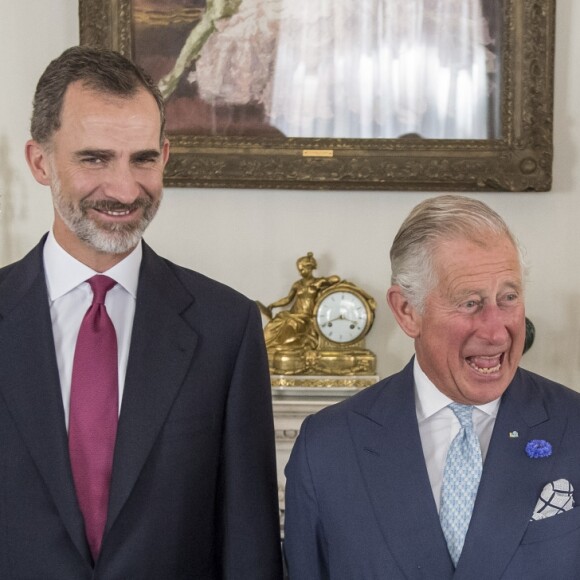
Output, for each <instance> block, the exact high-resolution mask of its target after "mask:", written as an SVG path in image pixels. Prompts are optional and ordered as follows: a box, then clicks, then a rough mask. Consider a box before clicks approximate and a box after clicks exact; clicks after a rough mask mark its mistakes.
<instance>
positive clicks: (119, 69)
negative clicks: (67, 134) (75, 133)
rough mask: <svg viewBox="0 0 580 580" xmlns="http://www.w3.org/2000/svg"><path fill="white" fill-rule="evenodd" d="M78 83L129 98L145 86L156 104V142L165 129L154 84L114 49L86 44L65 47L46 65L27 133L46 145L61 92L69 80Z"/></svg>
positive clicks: (55, 124)
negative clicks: (92, 46) (158, 133)
mask: <svg viewBox="0 0 580 580" xmlns="http://www.w3.org/2000/svg"><path fill="white" fill-rule="evenodd" d="M76 81H80V82H82V83H83V84H84V85H85V86H86V87H87V88H89V89H92V90H94V91H95V92H97V93H103V94H110V95H115V96H118V97H124V98H130V97H133V96H135V94H136V93H137V92H138V91H139V90H140V89H145V90H146V91H147V92H148V93H149V94H150V95H151V96H152V97H153V98H154V99H155V102H156V103H157V107H158V108H159V117H160V120H161V131H160V135H159V140H160V143H161V142H162V141H163V138H164V132H165V105H164V103H163V97H162V96H161V93H160V91H159V88H158V87H157V85H156V84H155V83H154V82H153V80H152V79H151V77H150V76H149V75H148V74H147V73H146V72H145V71H144V70H143V69H141V68H140V67H138V66H137V65H136V64H134V63H132V62H131V61H130V60H129V59H127V58H125V57H124V56H122V55H121V54H119V53H118V52H115V51H113V50H107V49H98V48H91V47H88V46H73V47H72V48H69V49H68V50H65V51H64V52H63V53H62V54H61V55H60V56H59V57H58V58H56V59H54V60H53V61H52V62H51V63H50V64H49V65H48V67H47V68H46V70H45V71H44V73H43V74H42V76H41V77H40V80H39V81H38V84H37V86H36V92H35V94H34V101H33V107H32V120H31V123H30V134H31V135H32V138H33V139H34V140H35V141H37V142H38V143H41V144H43V145H48V144H49V142H50V139H51V137H52V135H53V133H54V132H55V131H57V130H58V129H59V128H60V123H61V111H62V105H63V101H64V95H65V93H66V90H67V88H68V87H69V85H70V84H71V83H74V82H76Z"/></svg>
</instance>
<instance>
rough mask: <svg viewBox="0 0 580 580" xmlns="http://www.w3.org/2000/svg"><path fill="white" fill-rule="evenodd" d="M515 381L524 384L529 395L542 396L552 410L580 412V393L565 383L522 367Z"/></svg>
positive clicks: (566, 412)
mask: <svg viewBox="0 0 580 580" xmlns="http://www.w3.org/2000/svg"><path fill="white" fill-rule="evenodd" d="M515 382H519V383H520V384H521V385H523V387H524V389H525V390H526V391H527V393H526V395H527V396H532V397H541V398H542V399H543V400H544V402H545V403H546V405H548V406H549V407H550V408H551V409H552V410H555V409H559V410H561V411H563V412H564V413H565V414H568V412H573V413H580V393H579V392H577V391H575V390H573V389H571V388H569V387H566V386H565V385H562V384H560V383H557V382H555V381H552V380H550V379H547V378H546V377H543V376H541V375H538V374H536V373H533V372H531V371H528V370H525V369H522V368H520V369H518V374H517V375H516V381H514V383H515ZM530 391H531V392H530Z"/></svg>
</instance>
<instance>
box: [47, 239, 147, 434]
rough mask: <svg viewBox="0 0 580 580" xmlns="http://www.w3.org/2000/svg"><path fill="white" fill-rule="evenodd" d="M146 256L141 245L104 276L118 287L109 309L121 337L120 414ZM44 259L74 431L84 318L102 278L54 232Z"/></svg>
mask: <svg viewBox="0 0 580 580" xmlns="http://www.w3.org/2000/svg"><path fill="white" fill-rule="evenodd" d="M142 255H143V250H142V248H141V244H138V245H137V247H136V248H135V249H134V250H133V251H132V252H131V253H130V254H129V255H128V256H127V257H126V258H124V259H123V260H122V261H121V262H119V263H118V264H116V265H115V266H113V267H112V268H111V269H110V270H107V271H106V272H103V274H105V275H107V276H109V277H110V278H112V279H113V280H115V281H116V282H117V285H116V286H114V287H113V288H112V289H111V290H109V292H107V296H106V299H105V306H106V308H107V312H108V314H109V317H110V318H111V320H112V322H113V326H114V327H115V332H116V334H117V350H118V357H119V359H118V363H119V411H120V410H121V401H122V400H123V387H124V384H125V374H126V372H127V360H128V358H129V346H130V343H131V332H132V330H133V318H134V316H135V301H136V298H137V284H138V280H139V268H140V266H141V257H142ZM43 258H44V272H45V276H46V285H47V288H48V299H49V305H50V316H51V319H52V332H53V335H54V344H55V348H56V361H57V364H58V373H59V377H60V388H61V391H62V402H63V405H64V414H65V421H66V426H67V429H68V417H69V404H70V389H71V377H72V367H73V358H74V351H75V345H76V341H77V336H78V333H79V329H80V326H81V322H82V320H83V317H84V315H85V313H86V311H87V310H88V308H89V306H90V305H91V302H92V301H93V293H92V290H91V287H90V285H89V284H88V282H87V280H88V279H89V278H91V277H92V276H94V275H95V274H98V273H99V272H95V271H94V270H92V269H91V268H89V267H88V266H85V264H82V263H81V262H79V261H78V260H76V259H75V258H73V257H72V256H71V255H70V254H68V253H67V252H66V251H65V250H64V249H63V248H62V247H61V246H60V245H59V244H58V242H57V241H56V239H55V237H54V235H53V233H52V231H51V232H50V233H49V234H48V237H47V238H46V243H45V244H44V255H43Z"/></svg>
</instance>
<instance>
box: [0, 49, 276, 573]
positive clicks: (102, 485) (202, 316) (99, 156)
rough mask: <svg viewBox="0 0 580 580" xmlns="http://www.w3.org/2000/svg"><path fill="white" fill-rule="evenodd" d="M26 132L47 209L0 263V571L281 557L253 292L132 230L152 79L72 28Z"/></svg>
mask: <svg viewBox="0 0 580 580" xmlns="http://www.w3.org/2000/svg"><path fill="white" fill-rule="evenodd" d="M31 134H32V139H31V140H30V141H29V142H28V143H27V144H26V159H27V161H28V164H29V166H30V169H31V171H32V174H33V175H34V177H35V179H36V180H37V181H38V182H39V183H41V184H42V185H48V186H50V188H51V191H52V197H53V204H54V210H55V211H54V223H53V227H52V229H51V231H50V232H49V233H48V234H47V235H45V236H44V237H43V238H42V240H41V242H40V243H39V245H38V246H37V247H36V248H34V249H33V250H32V251H31V252H30V253H29V254H28V255H27V256H26V257H24V258H23V259H22V260H20V261H18V262H16V263H14V264H11V265H9V266H6V267H4V268H2V269H1V270H0V353H1V354H0V376H2V381H1V383H0V577H2V578H29V579H36V578H37V579H43V580H46V579H48V578H51V579H53V578H54V579H58V580H82V579H84V578H86V579H87V580H88V579H90V578H92V579H97V578H102V579H106V580H113V579H119V580H121V579H127V578H135V579H137V578H139V579H140V580H146V579H155V580H158V579H159V578H171V579H177V578H196V579H214V578H215V579H218V578H228V579H229V578H240V579H244V580H246V579H248V578H252V579H260V578H263V579H268V580H271V579H275V578H279V577H281V562H280V554H279V540H278V518H277V484H276V470H275V455H274V439H273V422H272V407H271V400H270V384H269V375H268V366H267V359H266V354H265V348H264V344H263V335H262V329H261V322H260V318H259V314H258V312H257V309H256V307H255V305H254V304H253V303H252V302H251V301H250V300H248V299H247V298H245V297H243V296H241V295H240V294H238V293H237V292H235V291H233V290H231V289H230V288H227V287H225V286H223V285H221V284H219V283H217V282H214V281H212V280H209V279H207V278H205V277H204V276H202V275H200V274H198V273H196V272H192V271H190V270H187V269H185V268H182V267H179V266H177V265H175V264H172V263H171V262H169V261H167V260H165V259H162V258H160V257H159V256H157V255H156V254H155V253H154V252H153V250H151V248H149V247H148V246H147V245H146V244H145V243H144V242H142V240H141V237H142V235H143V232H144V231H145V229H146V227H147V225H148V224H149V222H150V221H151V220H152V219H153V217H154V216H155V213H156V211H157V209H158V207H159V203H160V200H161V197H162V175H163V168H164V166H165V164H166V162H167V159H168V155H169V142H168V141H167V139H166V138H165V137H164V106H163V101H162V98H161V96H160V94H159V91H158V89H157V87H156V86H155V85H154V84H153V82H152V81H151V79H150V78H149V77H148V76H147V75H146V74H145V73H143V71H141V70H140V69H139V68H138V67H136V66H135V65H133V64H132V63H131V62H130V61H128V60H127V59H125V58H124V57H122V56H120V55H119V54H117V53H114V52H112V51H105V50H96V49H91V48H86V47H75V48H71V49H69V50H67V51H65V52H64V53H63V54H62V55H61V56H60V57H58V58H57V59H55V60H54V61H53V62H52V63H50V65H49V66H48V68H47V69H46V71H45V72H44V74H43V75H42V77H41V79H40V81H39V83H38V86H37V89H36V94H35V97H34V106H33V115H32V123H31Z"/></svg>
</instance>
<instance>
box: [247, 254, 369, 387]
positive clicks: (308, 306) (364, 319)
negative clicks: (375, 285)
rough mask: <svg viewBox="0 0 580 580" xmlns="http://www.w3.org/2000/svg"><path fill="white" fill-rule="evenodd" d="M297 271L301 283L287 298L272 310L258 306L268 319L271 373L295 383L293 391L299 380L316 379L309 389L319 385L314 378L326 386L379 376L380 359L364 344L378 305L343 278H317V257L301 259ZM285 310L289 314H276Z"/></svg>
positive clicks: (277, 303) (293, 287) (266, 335)
mask: <svg viewBox="0 0 580 580" xmlns="http://www.w3.org/2000/svg"><path fill="white" fill-rule="evenodd" d="M296 266H297V268H298V271H299V272H300V275H301V279H300V280H298V281H297V282H295V283H294V284H293V285H292V287H291V288H290V292H289V293H288V295H287V296H285V297H284V298H281V299H279V300H277V301H275V302H273V303H272V304H270V305H269V306H264V305H263V304H262V303H260V302H258V306H259V307H260V310H261V311H262V313H263V314H264V316H265V317H266V318H267V319H268V322H267V324H266V326H265V327H264V335H265V339H266V347H267V349H268V361H269V365H270V373H271V374H272V375H273V376H282V377H284V376H286V377H289V376H292V377H295V379H294V380H292V381H291V384H293V385H296V384H300V383H299V381H297V380H296V379H297V378H298V376H301V375H306V376H308V377H311V378H310V379H309V380H307V381H306V383H305V384H308V385H313V384H314V385H316V384H317V383H315V382H313V381H312V377H313V376H318V377H321V380H320V381H319V383H320V385H323V384H325V381H324V380H323V379H324V377H328V376H333V377H353V376H361V375H362V376H363V377H365V376H366V377H370V376H374V374H375V368H376V357H375V355H374V354H373V353H372V352H371V351H370V350H368V349H367V348H365V342H364V341H365V337H366V335H367V334H368V333H369V331H370V329H371V327H372V325H373V321H374V311H375V308H376V303H375V300H374V299H373V298H372V297H371V296H369V295H368V294H367V293H366V292H365V291H364V290H362V289H361V288H359V287H358V286H356V285H355V284H353V283H351V282H348V281H346V280H343V279H341V278H340V277H339V276H327V277H316V276H314V275H313V271H314V270H315V269H316V266H317V264H316V260H315V258H314V256H313V254H312V252H309V253H308V254H307V255H306V256H303V257H302V258H299V259H298V261H297V262H296ZM285 306H288V307H289V308H288V309H287V310H280V311H279V312H278V313H277V314H274V313H273V310H274V309H276V308H282V307H285ZM279 382H280V381H279ZM282 382H283V383H284V384H290V383H288V381H286V382H284V381H282ZM340 382H341V384H346V382H345V381H344V380H343V381H340ZM351 382H352V381H351ZM363 382H364V381H363ZM367 382H368V384H370V383H372V382H374V381H372V380H369V381H367ZM365 386H366V384H365Z"/></svg>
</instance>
